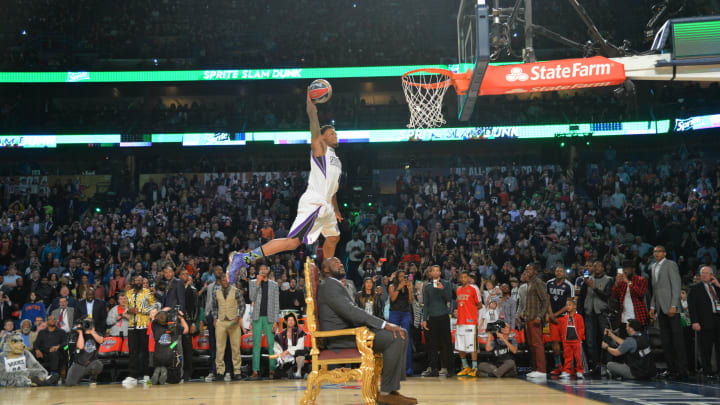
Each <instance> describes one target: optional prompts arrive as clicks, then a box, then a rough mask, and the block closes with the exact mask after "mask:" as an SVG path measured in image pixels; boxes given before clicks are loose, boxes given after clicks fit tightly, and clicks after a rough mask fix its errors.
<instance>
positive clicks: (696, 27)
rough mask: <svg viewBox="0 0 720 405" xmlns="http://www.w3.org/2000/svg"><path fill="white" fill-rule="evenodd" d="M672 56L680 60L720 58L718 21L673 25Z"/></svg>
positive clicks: (677, 23)
mask: <svg viewBox="0 0 720 405" xmlns="http://www.w3.org/2000/svg"><path fill="white" fill-rule="evenodd" d="M673 56H674V57H675V58H680V59H682V58H707V57H718V56H720V20H718V19H714V20H710V21H695V22H675V23H673Z"/></svg>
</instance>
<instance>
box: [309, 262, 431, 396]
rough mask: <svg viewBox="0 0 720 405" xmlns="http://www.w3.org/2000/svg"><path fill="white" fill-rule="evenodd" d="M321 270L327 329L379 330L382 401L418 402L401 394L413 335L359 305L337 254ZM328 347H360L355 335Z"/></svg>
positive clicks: (375, 348) (322, 316)
mask: <svg viewBox="0 0 720 405" xmlns="http://www.w3.org/2000/svg"><path fill="white" fill-rule="evenodd" d="M321 271H322V274H323V280H322V282H321V283H320V285H319V286H318V297H317V303H318V318H319V321H320V326H321V327H322V330H324V331H330V330H338V329H349V328H356V327H359V326H367V327H368V328H370V330H371V331H372V332H374V333H375V341H374V344H373V351H375V352H376V353H382V355H383V370H382V375H381V377H380V394H379V395H378V399H377V400H378V403H380V404H390V405H405V404H417V399H415V398H410V397H406V396H403V395H401V394H400V393H399V392H398V391H399V390H400V381H402V380H404V379H405V364H406V363H405V359H406V356H407V345H408V338H409V336H406V335H405V330H404V329H403V328H401V327H399V326H397V325H393V324H391V323H389V322H385V321H384V320H382V319H380V318H378V317H376V316H373V315H370V314H368V313H367V312H365V311H364V310H363V309H362V308H360V307H358V306H357V305H356V304H355V298H354V297H351V296H350V294H349V293H348V291H347V289H345V287H344V285H343V280H344V279H345V267H344V266H343V264H342V263H341V262H340V260H338V258H336V257H332V258H329V259H325V260H324V261H323V263H322V267H321ZM327 347H328V349H331V350H335V351H339V350H341V349H353V348H356V347H357V346H356V344H355V337H354V336H339V337H335V338H332V339H328V341H327Z"/></svg>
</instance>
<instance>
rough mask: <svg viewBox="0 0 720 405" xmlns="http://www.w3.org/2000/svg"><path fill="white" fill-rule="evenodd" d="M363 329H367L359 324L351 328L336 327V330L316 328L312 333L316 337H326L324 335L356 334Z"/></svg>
mask: <svg viewBox="0 0 720 405" xmlns="http://www.w3.org/2000/svg"><path fill="white" fill-rule="evenodd" d="M364 329H367V327H365V326H361V327H359V328H352V329H338V330H322V331H321V330H318V331H315V333H313V335H314V336H315V337H318V338H326V337H336V336H356V335H357V334H358V333H362V332H363V330H364Z"/></svg>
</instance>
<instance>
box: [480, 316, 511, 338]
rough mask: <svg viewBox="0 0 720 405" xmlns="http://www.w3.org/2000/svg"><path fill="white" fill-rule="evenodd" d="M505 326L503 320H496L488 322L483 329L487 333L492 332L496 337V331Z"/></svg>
mask: <svg viewBox="0 0 720 405" xmlns="http://www.w3.org/2000/svg"><path fill="white" fill-rule="evenodd" d="M505 326H507V324H506V323H505V321H503V320H497V321H495V322H492V323H489V324H488V325H487V327H486V328H485V331H486V332H487V333H492V335H493V338H495V339H497V333H498V332H500V331H501V330H502V329H503V328H504V327H505Z"/></svg>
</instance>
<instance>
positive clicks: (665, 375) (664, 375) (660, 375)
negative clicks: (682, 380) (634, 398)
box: [655, 370, 671, 380]
mask: <svg viewBox="0 0 720 405" xmlns="http://www.w3.org/2000/svg"><path fill="white" fill-rule="evenodd" d="M670 374H671V373H670V371H668V370H665V371H663V372H662V373H658V375H656V376H655V378H659V379H661V380H665V379H668V378H670Z"/></svg>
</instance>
